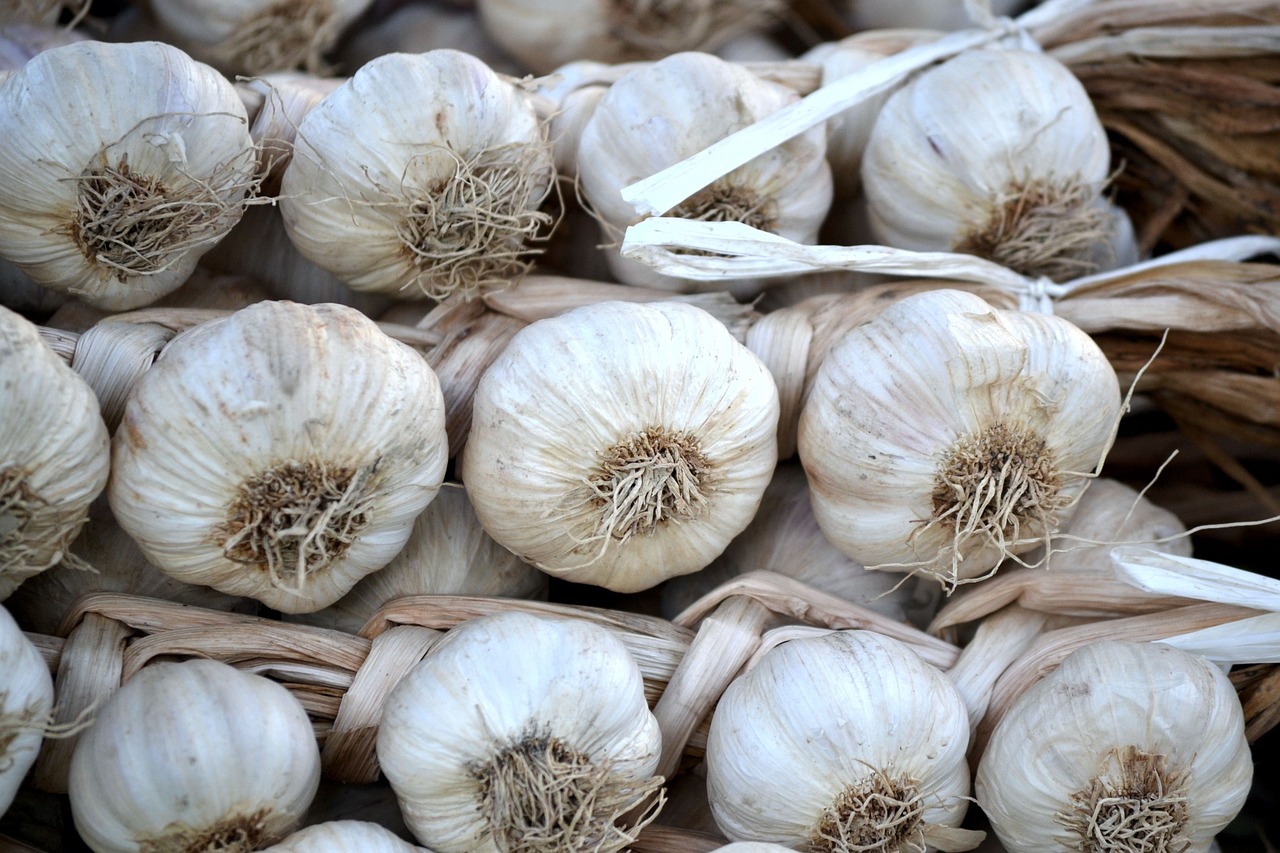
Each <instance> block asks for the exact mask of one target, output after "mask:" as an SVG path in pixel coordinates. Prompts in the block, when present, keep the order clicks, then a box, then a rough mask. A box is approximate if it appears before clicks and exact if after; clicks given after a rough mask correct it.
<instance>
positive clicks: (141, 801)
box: [69, 660, 320, 853]
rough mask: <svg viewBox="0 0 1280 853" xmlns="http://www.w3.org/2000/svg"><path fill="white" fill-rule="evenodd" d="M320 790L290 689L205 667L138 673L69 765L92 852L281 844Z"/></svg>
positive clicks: (236, 851)
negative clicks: (278, 842)
mask: <svg viewBox="0 0 1280 853" xmlns="http://www.w3.org/2000/svg"><path fill="white" fill-rule="evenodd" d="M319 783H320V750H319V748H318V747H317V746H316V739H315V734H314V733H313V732H312V729H311V721H310V720H308V719H307V712H306V711H305V710H304V709H303V707H302V703H301V702H299V701H298V700H297V698H295V697H294V696H293V694H291V693H290V692H289V691H288V690H286V689H285V688H284V687H282V686H280V685H279V684H276V683H275V682H274V681H270V680H268V679H266V678H263V677H262V676H260V675H254V674H252V673H248V672H241V671H240V670H237V669H235V668H234V667H231V666H228V665H227V664H225V663H219V662H217V661H212V660H188V661H184V662H182V663H169V662H159V663H153V664H151V665H150V666H147V667H145V668H144V669H142V671H140V672H139V673H138V674H137V675H135V676H133V677H132V678H131V679H129V680H128V681H126V682H125V683H124V685H122V686H121V688H120V689H119V690H118V691H117V692H116V693H115V694H114V695H112V697H111V698H110V699H109V700H108V701H107V702H106V703H105V704H104V705H103V706H102V708H101V709H100V710H99V711H98V712H97V715H96V719H95V720H94V723H93V725H92V726H90V727H89V728H88V729H87V730H86V731H85V732H84V734H83V735H81V737H80V741H79V743H77V744H76V749H75V753H74V754H73V755H72V758H71V775H70V788H69V794H70V799H71V814H72V817H73V818H74V820H75V825H76V830H77V831H78V832H79V833H80V836H81V838H83V839H84V841H85V843H86V844H88V845H89V847H90V848H92V849H93V850H94V851H95V853H152V851H169V850H218V851H222V853H249V851H251V850H258V849H261V848H262V847H265V846H267V845H269V844H272V843H274V842H275V841H277V840H279V839H281V838H284V837H285V836H286V835H288V834H289V833H290V832H292V831H293V830H294V829H295V828H296V827H297V825H298V823H299V822H300V821H301V819H302V816H303V814H304V813H305V812H306V809H307V806H308V805H309V804H310V803H311V799H312V797H314V796H315V793H316V788H317V787H318V785H319Z"/></svg>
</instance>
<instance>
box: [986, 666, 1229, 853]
mask: <svg viewBox="0 0 1280 853" xmlns="http://www.w3.org/2000/svg"><path fill="white" fill-rule="evenodd" d="M1252 781H1253V762H1252V759H1251V756H1250V751H1249V744H1248V742H1247V741H1246V739H1245V735H1244V715H1243V713H1242V712H1241V709H1240V701H1239V699H1238V698H1237V697H1236V692H1235V689H1234V688H1233V687H1232V685H1231V682H1230V681H1229V680H1228V679H1227V677H1226V676H1225V675H1224V674H1223V673H1222V671H1221V670H1219V669H1218V668H1217V667H1215V666H1214V665H1212V664H1210V663H1209V662H1208V661H1206V660H1205V659H1203V658H1201V657H1198V656H1196V655H1191V654H1188V653H1186V652H1183V651H1180V650H1178V649H1174V648H1170V647H1169V646H1165V645H1161V644H1159V643H1150V644H1146V643H1122V642H1113V641H1104V642H1095V643H1092V644H1090V645H1087V646H1084V647H1082V648H1080V649H1078V650H1077V651H1075V652H1073V653H1072V654H1071V655H1070V656H1068V657H1067V658H1066V659H1065V660H1064V661H1063V662H1062V664H1061V666H1059V667H1058V669H1057V670H1055V671H1054V672H1052V673H1050V674H1049V675H1047V676H1045V678H1044V679H1043V680H1041V681H1039V682H1037V683H1036V684H1035V685H1033V686H1032V687H1031V688H1030V689H1029V690H1027V692H1026V693H1024V694H1023V695H1022V696H1021V697H1019V698H1018V700H1017V702H1016V703H1015V704H1014V705H1013V707H1011V708H1010V709H1009V712H1008V713H1007V714H1006V715H1005V717H1004V719H1002V720H1001V721H1000V723H999V725H998V726H997V727H996V729H995V731H994V733H993V734H992V736H991V740H990V742H989V743H988V745H987V748H986V751H985V752H984V754H983V756H982V760H981V762H980V764H979V765H978V772H977V776H976V782H975V793H976V794H977V800H978V804H979V805H980V806H981V807H982V810H983V811H984V812H986V814H987V817H989V818H990V819H991V825H992V827H993V828H994V829H995V832H996V835H997V836H999V838H1000V841H1001V842H1002V843H1003V844H1004V845H1005V846H1006V847H1007V848H1008V849H1010V850H1019V851H1027V853H1039V851H1045V853H1048V851H1055V853H1057V851H1062V850H1068V851H1070V850H1075V851H1082V853H1089V851H1099V850H1109V851H1120V853H1138V851H1151V850H1178V851H1185V853H1204V851H1206V850H1208V849H1209V845H1210V843H1211V842H1212V841H1213V836H1214V835H1215V834H1216V833H1217V832H1218V831H1219V830H1221V829H1222V828H1223V827H1225V826H1226V825H1227V824H1228V823H1229V822H1230V821H1231V820H1232V818H1234V817H1235V816H1236V814H1237V813H1238V812H1239V811H1240V809H1241V807H1242V806H1243V805H1244V801H1245V797H1246V796H1247V795H1248V793H1249V788H1250V785H1251V783H1252Z"/></svg>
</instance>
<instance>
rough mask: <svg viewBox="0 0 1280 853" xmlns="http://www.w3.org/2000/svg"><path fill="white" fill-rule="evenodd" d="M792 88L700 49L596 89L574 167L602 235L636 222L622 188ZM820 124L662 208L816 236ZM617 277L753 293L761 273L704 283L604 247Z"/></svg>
mask: <svg viewBox="0 0 1280 853" xmlns="http://www.w3.org/2000/svg"><path fill="white" fill-rule="evenodd" d="M798 99H799V96H798V95H797V94H796V93H795V92H794V91H793V90H791V89H788V88H787V87H785V86H782V85H780V84H778V83H772V82H769V81H767V80H762V79H760V78H759V77H756V76H755V75H754V74H752V73H751V72H750V71H747V70H746V69H745V68H743V67H741V66H739V65H735V64H734V63H731V62H725V61H724V60H722V59H719V58H717V57H715V56H712V55H710V54H706V53H695V52H686V53H678V54H675V55H672V56H668V57H666V58H664V59H661V60H659V61H658V62H654V63H652V64H647V65H642V66H640V67H638V68H636V69H635V70H632V71H630V72H628V73H627V74H625V75H624V76H623V77H622V78H621V79H619V80H618V81H616V82H615V83H614V84H613V85H612V86H610V87H609V90H608V91H607V92H605V93H604V94H603V95H602V96H601V97H600V99H599V102H598V103H597V104H596V106H595V109H594V110H593V111H592V113H591V117H590V118H589V119H588V120H587V122H586V124H585V125H584V126H583V128H582V133H581V137H580V139H579V142H578V154H577V167H578V176H579V178H580V179H581V181H582V193H583V196H584V197H585V198H586V200H587V202H588V203H589V205H590V207H591V209H592V210H593V211H594V212H595V215H596V216H597V218H598V219H600V220H602V221H603V222H604V223H607V226H606V227H604V229H603V231H604V234H603V238H604V242H606V243H620V242H621V237H622V233H623V231H624V230H625V229H626V228H627V226H629V225H632V224H633V223H635V222H636V221H638V217H637V214H636V211H635V208H634V207H633V206H632V205H631V204H630V203H628V202H627V201H625V200H624V199H623V198H622V190H623V188H625V187H627V186H629V185H630V184H633V183H635V182H636V181H638V180H640V179H642V178H647V177H649V176H651V175H654V174H656V173H658V172H660V171H662V170H663V169H665V168H667V167H668V166H672V165H674V164H676V163H678V162H680V161H682V160H684V159H686V158H688V157H692V156H693V155H694V154H697V153H698V152H699V151H702V150H703V149H704V148H706V147H707V146H709V145H711V144H712V143H714V142H718V141H720V140H721V139H723V138H724V137H726V136H728V135H729V134H731V133H733V132H734V131H737V130H740V129H742V128H743V127H746V126H748V125H751V124H753V123H755V122H757V121H759V120H760V119H763V118H764V117H765V116H768V115H770V114H772V113H775V112H777V111H778V110H780V109H782V108H783V107H785V106H787V105H788V104H791V103H794V102H795V101H796V100H798ZM825 155H826V128H825V126H822V125H819V126H817V127H814V128H810V129H809V130H806V131H804V132H803V133H800V134H797V135H796V136H794V137H792V138H791V139H788V140H787V141H786V142H784V143H782V144H781V145H779V146H777V147H775V148H773V149H771V150H769V151H767V152H765V153H764V154H761V155H760V156H758V157H755V158H753V159H752V160H750V161H748V162H747V163H744V164H743V165H742V166H739V167H738V168H736V169H734V170H733V171H731V172H729V173H728V174H726V175H724V176H723V177H721V178H719V179H717V180H715V181H713V182H712V183H711V184H710V185H709V186H707V187H705V188H704V189H702V190H699V191H698V192H696V193H694V194H693V195H692V196H690V197H689V198H687V199H685V200H684V201H683V202H681V203H680V204H678V205H676V207H674V208H672V209H671V210H669V211H666V212H665V213H664V214H663V215H664V216H671V217H680V218H685V219H701V220H707V221H724V220H730V221H738V222H745V223H746V224H748V225H751V226H753V227H756V228H759V229H761V230H763V231H769V232H771V233H774V234H778V235H780V236H782V237H786V238H787V239H789V240H794V241H796V242H798V243H815V242H817V239H818V229H819V228H820V227H821V225H822V222H823V220H824V219H825V218H826V215H827V212H828V210H829V209H830V207H831V198H832V179H831V167H830V166H829V165H828V163H827V160H826V156H825ZM605 257H606V258H607V259H608V261H609V266H610V268H611V269H612V270H613V273H614V275H615V276H616V277H617V278H618V280H620V281H622V282H625V283H627V284H634V285H642V286H646V287H661V288H663V289H665V290H673V291H690V290H697V289H700V288H701V289H710V288H711V287H714V289H716V290H724V289H726V287H727V289H728V290H729V291H730V292H731V293H733V295H734V296H735V297H736V298H738V299H739V300H743V299H745V298H750V297H751V296H754V295H756V294H757V293H759V291H760V289H761V288H762V287H763V286H764V284H765V282H763V281H761V280H760V279H754V278H752V279H742V280H737V281H729V282H725V281H716V282H714V283H712V284H711V285H707V284H703V285H698V284H695V283H693V282H689V281H684V280H681V279H676V278H673V277H670V276H664V275H660V274H658V273H656V272H654V271H653V270H652V269H651V268H649V267H648V266H646V265H644V264H642V263H640V262H638V261H633V260H630V259H626V258H623V257H622V255H621V254H620V252H619V250H618V249H617V248H616V247H614V248H610V249H609V250H608V252H607V253H606V256H605Z"/></svg>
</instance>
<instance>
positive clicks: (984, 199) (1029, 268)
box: [862, 49, 1137, 280]
mask: <svg viewBox="0 0 1280 853" xmlns="http://www.w3.org/2000/svg"><path fill="white" fill-rule="evenodd" d="M1109 163H1110V149H1109V147H1108V143H1107V136H1106V132H1105V131H1104V130H1103V127H1102V122H1101V121H1099V120H1098V116H1097V113H1096V112H1095V111H1094V108H1093V104H1092V102H1091V101H1090V100H1089V96H1088V95H1087V94H1086V93H1085V90H1084V86H1082V85H1081V84H1080V81H1079V80H1077V79H1076V77H1075V75H1073V74H1072V73H1071V72H1070V71H1069V70H1068V69H1067V67H1066V66H1064V65H1063V64H1062V63H1060V62H1058V61H1057V60H1056V59H1053V58H1051V57H1049V56H1046V55H1045V54H1043V53H1038V52H1033V51H1029V50H1013V49H987V50H968V51H965V52H964V53H961V54H959V55H958V56H955V57H953V58H952V59H949V60H947V61H946V62H944V63H942V64H941V65H939V66H937V67H935V68H932V69H929V70H928V71H925V72H923V73H922V74H920V76H919V77H917V78H915V79H914V80H913V81H911V82H910V83H909V84H908V85H906V86H904V87H903V88H902V89H899V90H898V91H897V92H895V93H894V94H893V96H892V97H890V98H889V100H888V101H887V102H886V103H885V104H884V106H883V107H882V108H881V109H880V113H879V115H878V117H877V118H876V120H875V124H874V125H873V126H872V129H871V136H870V138H869V139H868V141H867V146H866V151H865V153H864V156H863V160H862V184H863V189H864V191H865V193H866V197H867V203H868V209H869V212H870V216H871V224H872V228H873V230H874V231H875V233H876V235H877V237H878V238H879V240H880V242H882V243H884V244H885V245H887V246H893V247H896V248H900V249H914V250H919V251H926V252H927V251H952V252H963V253H966V254H972V255H978V256H980V257H983V258H987V259H989V260H992V261H996V262H997V263H1000V264H1003V265H1004V266H1006V267H1008V268H1009V269H1012V270H1014V271H1016V272H1019V273H1022V274H1023V275H1028V276H1045V277H1048V278H1050V279H1054V280H1063V279H1069V278H1075V277H1078V276H1081V275H1085V274H1087V273H1090V272H1095V271H1097V270H1099V269H1111V268H1114V267H1118V266H1123V265H1125V264H1127V263H1131V262H1133V261H1135V260H1136V259H1137V244H1136V241H1135V240H1134V236H1133V231H1132V225H1131V223H1130V222H1129V219H1128V217H1127V216H1126V215H1125V214H1124V212H1123V211H1122V210H1120V209H1119V208H1116V207H1115V206H1113V205H1112V204H1110V202H1108V201H1107V200H1106V198H1105V197H1104V196H1103V195H1102V192H1103V189H1104V186H1105V184H1106V183H1107V179H1108V170H1109V168H1110V166H1109Z"/></svg>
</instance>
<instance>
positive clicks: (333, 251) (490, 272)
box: [280, 50, 554, 299]
mask: <svg viewBox="0 0 1280 853" xmlns="http://www.w3.org/2000/svg"><path fill="white" fill-rule="evenodd" d="M406 93H411V96H409V97H406ZM389 103H394V104H396V105H397V107H396V109H388V108H387V104H389ZM553 178H554V168H553V166H552V155H551V148H550V144H549V143H548V142H547V140H546V138H545V134H544V132H543V130H542V127H541V125H540V124H539V121H538V118H537V116H536V115H535V113H534V110H533V107H532V106H531V104H530V103H529V100H528V98H527V97H526V96H525V95H524V94H522V93H521V92H520V91H519V90H518V89H517V88H516V87H515V86H514V85H513V84H512V83H510V82H507V81H505V80H502V79H501V78H499V77H498V76H497V75H496V74H495V73H494V72H493V71H492V70H490V69H489V67H488V66H486V65H485V64H484V63H483V62H481V61H480V60H478V59H476V58H474V57H471V56H468V55H467V54H465V53H461V52H459V51H456V50H434V51H431V52H430V53H424V54H401V53H397V54H390V55H387V56H383V57H380V58H378V59H375V60H373V61H372V62H370V63H369V64H368V65H365V66H364V67H363V68H361V69H360V70H359V71H357V72H356V74H355V76H353V77H352V78H351V79H350V80H349V81H347V83H345V84H344V85H343V86H341V87H339V88H338V89H337V90H336V91H335V92H333V93H332V94H331V95H329V96H328V97H327V98H325V99H324V100H323V101H322V102H321V103H320V104H319V105H317V106H316V107H315V108H314V109H313V110H312V111H311V112H310V113H308V114H307V117H306V118H305V119H304V120H303V122H302V125H301V126H300V127H299V128H298V136H297V139H296V141H295V143H294V154H293V159H292V160H291V161H290V163H289V167H288V168H287V169H286V170H285V173H284V179H283V182H282V191H283V196H282V198H281V199H280V211H281V213H282V214H283V216H284V222H285V226H286V228H287V229H288V231H289V237H290V238H291V239H292V240H293V242H294V244H295V245H296V246H297V247H298V249H299V251H301V252H302V254H303V255H305V256H306V257H307V258H309V259H310V260H312V261H313V262H315V263H316V264H317V265H319V266H321V267H323V268H325V269H327V270H329V271H330V272H332V273H333V274H334V275H336V276H337V277H338V278H340V279H341V280H342V281H344V282H346V283H347V284H348V285H350V286H351V287H352V288H354V289H355V290H363V291H373V292H378V293H384V294H388V295H393V296H398V297H400V298H422V297H423V296H429V297H432V298H441V299H442V298H444V297H446V296H449V295H451V294H454V293H460V294H462V295H463V296H464V297H468V298H469V297H473V296H476V295H478V294H480V293H482V292H484V291H485V290H490V289H498V288H505V287H508V286H510V284H511V283H512V281H513V280H514V279H518V278H519V277H520V276H522V275H523V274H524V273H525V272H527V271H528V269H529V267H530V262H529V261H528V260H527V256H528V254H529V251H530V250H529V249H528V248H527V247H526V244H527V243H528V241H529V240H531V239H533V238H535V237H537V236H538V233H539V231H540V230H541V229H542V228H543V227H544V226H546V225H548V224H549V222H550V216H549V215H548V214H546V213H543V212H541V211H540V210H539V209H538V208H539V206H540V205H541V204H542V201H543V200H544V199H545V198H546V196H547V194H548V193H549V192H550V190H551V185H552V181H553Z"/></svg>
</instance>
